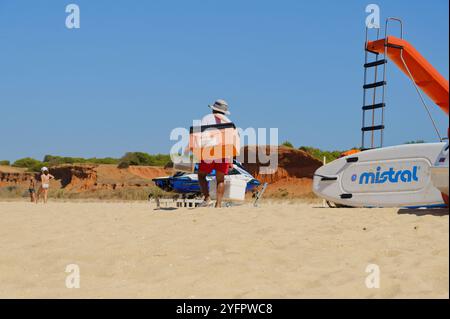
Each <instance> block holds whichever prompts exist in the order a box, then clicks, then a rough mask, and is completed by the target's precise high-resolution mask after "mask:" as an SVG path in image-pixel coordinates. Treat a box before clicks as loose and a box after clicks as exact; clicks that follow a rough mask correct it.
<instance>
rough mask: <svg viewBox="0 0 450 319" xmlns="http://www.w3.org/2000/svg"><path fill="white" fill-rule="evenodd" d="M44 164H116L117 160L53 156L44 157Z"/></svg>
mask: <svg viewBox="0 0 450 319" xmlns="http://www.w3.org/2000/svg"><path fill="white" fill-rule="evenodd" d="M44 162H48V163H49V165H61V164H118V163H119V159H117V158H112V157H105V158H96V157H93V158H82V157H68V156H64V157H63V156H54V155H45V157H44Z"/></svg>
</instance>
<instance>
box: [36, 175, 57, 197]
mask: <svg viewBox="0 0 450 319" xmlns="http://www.w3.org/2000/svg"><path fill="white" fill-rule="evenodd" d="M41 172H42V174H41V187H40V188H39V191H38V193H37V198H36V204H37V203H38V201H39V196H40V195H41V194H42V193H44V204H46V203H47V198H48V189H49V187H50V180H51V179H54V178H55V177H54V176H53V175H50V173H49V172H48V168H47V167H42V168H41Z"/></svg>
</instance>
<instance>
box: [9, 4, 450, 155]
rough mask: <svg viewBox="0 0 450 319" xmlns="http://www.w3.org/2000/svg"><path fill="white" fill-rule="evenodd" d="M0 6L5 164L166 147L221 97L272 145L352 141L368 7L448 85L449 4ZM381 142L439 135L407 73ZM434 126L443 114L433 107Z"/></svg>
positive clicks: (398, 81)
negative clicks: (77, 20)
mask: <svg viewBox="0 0 450 319" xmlns="http://www.w3.org/2000/svg"><path fill="white" fill-rule="evenodd" d="M69 3H71V2H70V1H59V0H58V1H56V0H45V1H44V0H42V1H22V0H0V41H1V50H0V70H1V71H0V108H1V111H0V141H1V148H0V159H9V160H16V159H18V158H21V157H26V156H32V157H35V158H38V159H42V157H43V156H44V155H45V154H54V155H65V156H84V157H91V156H96V157H104V156H114V157H118V156H121V155H122V154H123V153H125V152H126V151H145V152H149V153H157V152H161V153H168V151H169V149H170V146H171V145H172V143H173V142H171V141H170V140H169V134H170V131H171V130H172V128H174V127H179V126H184V127H188V126H189V125H190V123H191V121H192V119H193V118H200V117H201V116H202V115H204V114H205V113H206V112H208V109H207V104H208V103H211V102H213V101H214V100H215V99H216V98H224V99H226V100H227V101H228V102H229V104H230V108H231V111H232V119H233V120H234V121H235V122H236V123H237V125H239V126H240V127H244V128H246V127H267V128H269V127H277V128H279V136H280V137H279V139H280V142H282V141H284V140H289V141H291V142H292V143H293V144H294V145H296V146H300V145H312V146H316V147H320V148H324V149H347V148H350V147H352V146H358V145H359V144H360V127H361V105H362V88H361V87H362V84H363V83H362V82H363V68H362V64H363V62H364V52H363V44H364V21H365V17H366V13H365V7H366V5H367V4H369V3H377V4H378V5H379V6H380V7H381V16H382V19H383V20H384V18H386V17H387V16H398V17H401V18H403V20H404V22H405V38H406V39H407V40H408V41H410V42H411V43H412V44H413V45H414V46H415V47H416V48H417V49H418V50H419V51H420V52H421V53H422V54H423V55H424V56H425V57H426V58H427V59H428V60H429V61H430V62H431V63H432V64H433V65H434V66H435V67H436V68H437V69H438V70H439V71H440V72H441V73H442V74H443V75H444V76H445V77H446V78H447V79H448V69H449V66H448V57H449V52H448V50H449V43H448V38H449V34H448V27H449V20H448V10H449V8H448V1H447V0H433V1H431V2H430V1H403V0H396V1H376V2H374V1H372V2H370V1H359V0H349V1H324V0H321V1H296V0H288V1H274V0H272V1H266V0H247V1H242V0H227V1H223V0H222V1H213V0H209V1H208V0H190V1H181V0H180V1H175V0H172V1H167V0H166V1H163V0H154V1H137V0H136V1H123V0H115V1H106V0H90V1H87V0H73V1H72V3H76V4H78V5H79V6H80V9H81V28H80V29H78V30H69V29H67V28H66V27H65V19H66V15H67V14H66V13H65V6H66V5H67V4H69ZM388 83H389V86H388V91H387V103H388V105H387V109H386V125H387V130H386V133H385V137H386V144H388V145H395V144H398V143H403V142H405V141H409V140H416V139H424V140H426V141H430V142H431V141H435V140H436V137H435V134H434V131H433V129H432V126H431V124H430V122H429V120H428V118H427V117H426V115H425V111H424V110H423V108H422V106H421V104H420V102H419V99H418V97H417V94H416V93H415V91H414V88H413V86H412V85H411V83H410V82H409V81H408V80H407V78H406V77H405V76H404V75H403V74H402V73H400V72H399V71H398V70H397V69H396V68H395V67H393V64H391V65H390V67H389V69H388ZM430 105H431V109H432V113H433V115H434V116H435V119H436V120H437V122H438V126H439V128H440V129H441V132H446V130H447V127H448V118H447V117H446V116H445V115H444V114H443V113H442V112H441V111H440V110H439V109H438V108H437V107H435V106H434V104H433V103H432V102H430Z"/></svg>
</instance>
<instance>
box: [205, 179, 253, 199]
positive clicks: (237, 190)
mask: <svg viewBox="0 0 450 319" xmlns="http://www.w3.org/2000/svg"><path fill="white" fill-rule="evenodd" d="M224 183H225V192H224V194H223V200H230V201H243V200H245V189H246V187H247V182H246V181H244V180H239V179H232V180H227V179H225V182H224ZM209 195H210V196H211V198H212V199H216V198H217V183H216V180H215V179H213V180H212V181H210V182H209Z"/></svg>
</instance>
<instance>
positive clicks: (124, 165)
mask: <svg viewBox="0 0 450 319" xmlns="http://www.w3.org/2000/svg"><path fill="white" fill-rule="evenodd" d="M128 167H130V163H128V162H127V161H122V162H120V163H119V165H117V168H120V169H124V168H128Z"/></svg>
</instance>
